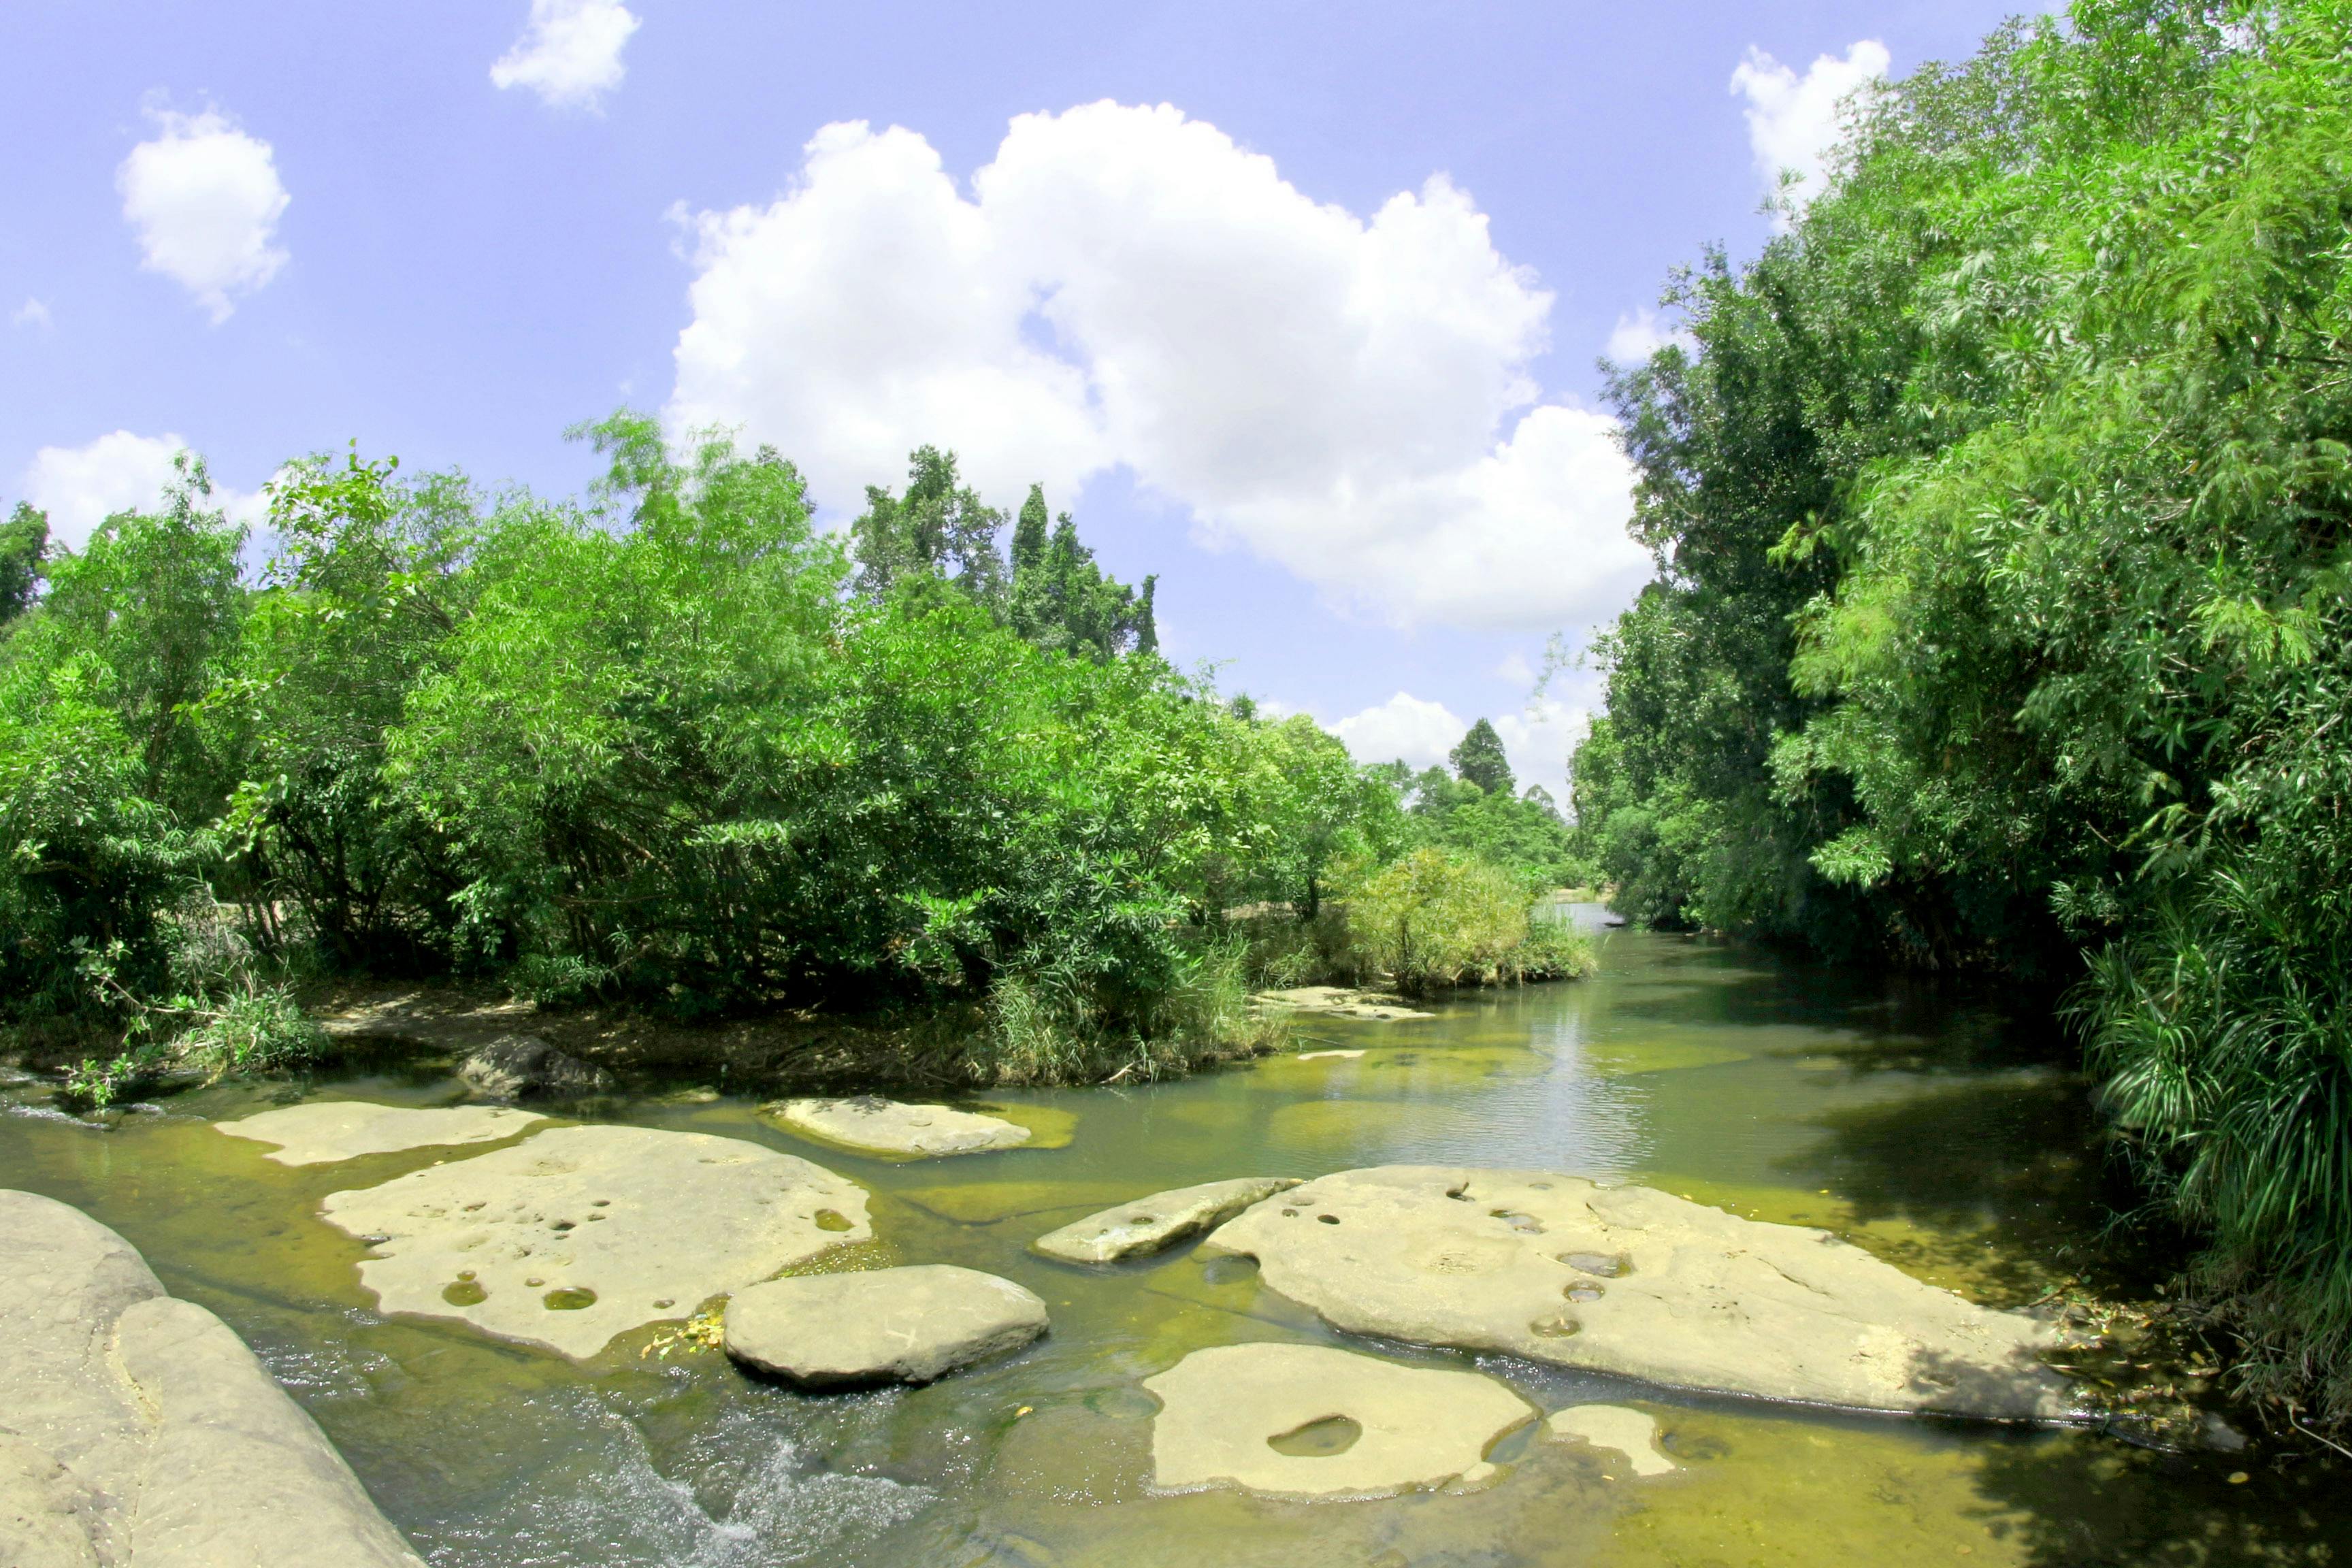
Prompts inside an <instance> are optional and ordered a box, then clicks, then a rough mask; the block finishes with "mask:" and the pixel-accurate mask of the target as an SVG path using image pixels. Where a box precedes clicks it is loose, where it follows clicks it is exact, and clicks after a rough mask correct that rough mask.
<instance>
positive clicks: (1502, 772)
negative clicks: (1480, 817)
mask: <svg viewBox="0 0 2352 1568" xmlns="http://www.w3.org/2000/svg"><path fill="white" fill-rule="evenodd" d="M1446 760H1447V761H1448V762H1450V763H1453V764H1454V773H1457V774H1459V775H1460V776H1461V777H1462V779H1463V781H1464V782H1465V783H1467V784H1476V785H1477V786H1478V787H1479V788H1480V789H1482V790H1485V791H1486V793H1487V794H1488V795H1511V794H1514V793H1516V791H1517V780H1515V779H1514V778H1512V776H1511V760H1510V758H1508V757H1507V756H1505V755H1504V754H1503V738H1502V737H1501V736H1500V735H1497V734H1496V733H1495V726H1493V725H1492V724H1489V723H1488V722H1486V720H1484V719H1481V720H1479V721H1477V722H1476V723H1475V724H1473V725H1471V726H1470V732H1469V733H1468V734H1466V735H1465V736H1463V737H1462V741H1461V743H1460V744H1459V745H1456V746H1455V747H1454V750H1453V751H1452V752H1449V753H1447V756H1446Z"/></svg>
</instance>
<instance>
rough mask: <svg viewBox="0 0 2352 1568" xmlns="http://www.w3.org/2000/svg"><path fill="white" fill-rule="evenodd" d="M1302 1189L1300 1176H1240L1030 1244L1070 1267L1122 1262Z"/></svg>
mask: <svg viewBox="0 0 2352 1568" xmlns="http://www.w3.org/2000/svg"><path fill="white" fill-rule="evenodd" d="M1297 1184H1298V1180H1297V1177H1295V1176H1237V1177H1235V1178H1234V1179H1233V1180H1232V1181H1228V1182H1203V1183H1202V1184H1200V1185H1199V1186H1195V1187H1177V1188H1174V1189H1172V1190H1171V1191H1169V1192H1164V1193H1154V1194H1151V1195H1150V1197H1148V1198H1138V1199H1136V1200H1135V1201H1134V1202H1133V1203H1129V1204H1120V1205H1118V1206H1117V1207H1115V1208H1107V1209H1104V1210H1102V1211H1101V1212H1100V1213H1098V1214H1090V1215H1087V1217H1086V1218H1084V1219H1081V1220H1074V1221H1072V1222H1071V1223H1070V1224H1068V1225H1066V1226H1062V1227H1061V1228H1060V1229H1059V1230H1049V1231H1047V1232H1046V1233H1045V1235H1043V1236H1041V1237H1038V1238H1037V1239H1036V1240H1035V1241H1033V1242H1031V1243H1030V1244H1029V1245H1030V1246H1031V1247H1034V1248H1035V1249H1036V1250H1037V1251H1039V1252H1042V1253H1044V1254H1045V1256H1046V1257H1048V1258H1060V1259H1062V1260H1063V1261H1064V1262H1066V1263H1117V1262H1118V1261H1119V1260H1120V1259H1121V1258H1139V1257H1142V1256H1144V1255H1146V1254H1148V1253H1153V1252H1160V1251H1164V1250H1165V1249H1167V1248H1168V1247H1173V1246H1175V1245H1176V1244H1177V1243H1178V1242H1180V1241H1182V1240H1183V1239H1184V1238H1185V1237H1192V1236H1198V1235H1199V1234H1200V1233H1201V1232H1202V1231H1204V1230H1206V1229H1208V1228H1209V1227H1210V1226H1213V1225H1216V1224H1219V1223H1220V1222H1222V1221H1224V1220H1228V1219H1231V1218H1232V1217H1233V1216H1234V1215H1237V1214H1239V1213H1241V1212H1242V1210H1244V1209H1245V1208H1247V1207H1249V1206H1250V1205H1252V1204H1254V1203H1256V1202H1257V1201H1258V1200H1259V1199H1261V1198H1269V1197H1272V1196H1273V1195H1274V1194H1276V1193H1279V1192H1284V1191H1286V1190H1287V1189H1289V1188H1291V1187H1295V1186H1297Z"/></svg>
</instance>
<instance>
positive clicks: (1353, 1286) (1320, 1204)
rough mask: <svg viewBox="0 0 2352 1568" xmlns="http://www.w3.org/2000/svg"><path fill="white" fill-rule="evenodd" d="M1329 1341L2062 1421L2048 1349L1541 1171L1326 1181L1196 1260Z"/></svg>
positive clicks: (2065, 1399)
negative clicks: (1280, 1303) (1256, 1286)
mask: <svg viewBox="0 0 2352 1568" xmlns="http://www.w3.org/2000/svg"><path fill="white" fill-rule="evenodd" d="M1203 1249H1204V1250H1207V1251H1212V1252H1223V1253H1241V1254H1246V1255H1248V1256H1250V1257H1253V1258H1256V1259H1257V1260H1258V1265H1259V1268H1261V1270H1262V1271H1263V1273H1264V1277H1265V1283H1266V1284H1268V1285H1269V1286H1271V1287H1273V1288H1274V1289H1276V1290H1278V1291H1280V1292H1281V1293H1282V1294H1283V1295H1285V1296H1287V1297H1289V1298H1290V1299H1291V1300H1294V1301H1298V1302H1300V1303H1302V1304H1304V1305H1306V1306H1307V1307H1310V1308H1312V1309H1313V1310H1315V1311H1316V1312H1318V1313H1319V1314H1320V1315H1321V1316H1322V1317H1323V1319H1324V1320H1325V1321H1327V1322H1328V1323H1330V1324H1332V1325H1333V1326H1334V1327H1336V1328H1339V1329H1343V1330H1346V1331H1349V1332H1351V1333H1363V1334H1381V1335H1385V1336H1388V1337H1390V1338H1392V1339H1401V1340H1411V1341H1414V1342H1419V1343H1422V1344H1433V1345H1455V1346H1460V1347H1462V1348H1464V1349H1467V1350H1492V1351H1503V1352H1507V1353H1509V1354H1512V1355H1520V1356H1526V1357H1528V1359H1530V1360H1534V1361H1543V1362H1552V1363H1558V1364H1559V1365H1563V1366H1576V1367H1584V1368H1589V1369H1591V1370H1592V1371H1595V1372H1607V1373H1618V1374H1620V1375H1622V1376H1626V1377H1635V1378H1641V1379H1643V1380H1644V1381H1647V1382H1651V1383H1660V1384H1670V1385H1673V1386H1675V1387H1681V1388H1696V1389H1708V1390H1714V1391H1717V1392H1721V1393H1727V1394H1753V1395H1757V1396H1759V1397H1762V1398H1766V1399H1794V1400H1804V1401H1808V1402H1811V1403H1817V1404H1823V1405H1848V1406H1853V1407H1855V1408H1861V1409H1870V1410H1895V1411H1906V1412H1926V1411H1938V1412H1945V1413H1948V1414H1952V1415H1975V1416H1984V1417H1989V1418H1991V1419H1996V1420H2063V1419H2065V1418H2067V1417H2069V1416H2071V1415H2074V1414H2076V1411H2075V1403H2074V1399H2073V1397H2072V1394H2071V1390H2070V1387H2069V1385H2068V1384H2067V1383H2066V1381H2065V1380H2064V1379H2063V1378H2062V1377H2060V1376H2059V1375H2058V1374H2057V1373H2053V1372H2052V1371H2051V1370H2050V1369H2049V1368H2048V1367H2046V1366H2045V1365H2043V1364H2042V1361H2041V1359H2040V1352H2042V1351H2044V1350H2046V1349H2049V1348H2051V1347H2053V1346H2054V1345H2055V1344H2056V1342H2057V1340H2056V1335H2055V1333H2054V1331H2053V1330H2052V1329H2051V1327H2050V1326H2049V1325H2047V1324H2045V1323H2043V1322H2042V1321H2038V1320H2036V1319H2033V1318H2030V1317H2027V1316H2026V1315H2024V1314H2023V1313H2020V1312H2002V1311H1995V1310H1990V1309H1989V1308H1984V1307H1979V1306H1976V1305H1974V1304H1972V1303H1970V1302H1969V1301H1966V1300H1961V1299H1960V1298H1959V1297H1958V1296H1955V1295H1953V1294H1952V1293H1951V1292H1950V1291H1948V1290H1939V1289H1936V1288H1935V1287H1934V1286H1932V1285H1926V1284H1922V1283H1921V1282H1919V1281H1918V1280H1916V1279H1912V1278H1911V1277H1910V1276H1909V1275H1907V1274H1905V1273H1904V1272H1903V1271H1902V1270H1901V1269H1899V1268H1895V1267H1894V1266H1893V1265H1891V1264H1887V1263H1883V1262H1881V1261H1880V1260H1879V1259H1877V1258H1873V1257H1872V1256H1871V1255H1870V1254H1868V1253H1866V1252H1864V1251H1863V1250H1862V1249H1861V1248H1860V1247H1854V1246H1852V1245H1850V1244H1848V1243H1846V1242H1843V1241H1841V1240H1839V1239H1838V1238H1836V1237H1832V1236H1831V1235H1830V1234H1829V1233H1828V1232H1826V1231H1820V1230H1812V1229H1809V1228H1805V1227H1802V1226H1787V1225H1768V1224H1765V1223H1762V1222H1760V1221H1757V1220H1748V1219H1741V1218H1739V1217H1738V1216H1737V1215H1728V1214H1726V1213H1724V1212H1723V1211H1722V1210H1721V1209H1715V1208H1708V1207H1706V1206H1705V1205H1700V1204H1695V1203H1692V1202H1690V1201H1689V1200H1687V1199H1684V1198H1677V1197H1675V1196H1673V1195H1672V1194H1666V1193H1661V1192H1656V1191H1654V1190H1652V1189H1650V1188H1648V1187H1632V1186H1621V1187H1603V1186H1600V1185H1597V1184H1594V1183H1592V1182H1589V1181H1585V1180H1583V1179H1582V1178H1580V1177H1576V1176H1567V1175H1556V1174H1553V1173H1549V1172H1540V1171H1476V1170H1460V1169H1447V1168H1443V1167H1432V1166H1412V1165H1391V1166H1383V1167H1380V1168H1377V1169H1372V1170H1362V1171H1346V1172H1342V1173H1339V1174H1337V1175H1331V1176H1323V1177H1319V1178H1318V1179H1317V1180H1315V1181H1313V1182H1310V1183H1308V1184H1307V1185H1305V1186H1303V1187H1300V1188H1297V1190H1295V1191H1293V1192H1289V1193H1286V1194H1282V1195H1281V1196H1279V1197H1276V1198H1271V1199H1268V1200H1267V1201H1265V1203H1262V1204H1259V1205H1256V1206H1255V1208H1252V1209H1250V1210H1249V1211H1248V1212H1247V1213H1245V1214H1244V1215H1242V1216H1241V1217H1240V1218H1238V1219H1235V1220H1232V1221H1229V1222H1227V1223H1226V1224H1225V1225H1224V1226H1222V1227H1220V1228H1219V1229H1218V1230H1216V1231H1215V1232H1213V1234H1212V1235H1211V1236H1210V1237H1209V1238H1208V1240H1207V1241H1206V1242H1205V1243H1204V1244H1203Z"/></svg>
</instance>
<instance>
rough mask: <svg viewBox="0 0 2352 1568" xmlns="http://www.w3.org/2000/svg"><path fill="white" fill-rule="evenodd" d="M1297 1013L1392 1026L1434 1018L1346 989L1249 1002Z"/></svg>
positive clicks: (1267, 995)
mask: <svg viewBox="0 0 2352 1568" xmlns="http://www.w3.org/2000/svg"><path fill="white" fill-rule="evenodd" d="M1250 1000H1251V1001H1253V1002H1264V1003H1266V1004H1269V1005H1273V1006H1276V1007H1285V1008H1287V1009H1289V1010H1290V1011H1291V1012H1294V1013H1314V1014H1318V1015H1320V1016H1324V1017H1330V1018H1369V1019H1370V1020H1372V1021H1373V1022H1375V1023H1382V1024H1392V1023H1397V1022H1400V1021H1402V1020H1403V1019H1407V1018H1433V1017H1435V1016H1437V1015H1436V1014H1434V1013H1419V1012H1415V1011H1414V1010H1413V1009H1412V1008H1411V1007H1408V1006H1406V1005H1404V1003H1402V1001H1400V1000H1398V999H1397V998H1396V997H1394V996H1391V995H1388V994H1384V993H1382V992H1379V991H1350V990H1349V989H1348V988H1347V987H1346V986H1344V985H1296V986H1293V987H1291V988H1290V989H1289V990H1287V991H1261V992H1258V993H1257V994H1255V995H1254V996H1252V997H1251V998H1250Z"/></svg>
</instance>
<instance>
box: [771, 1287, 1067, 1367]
mask: <svg viewBox="0 0 2352 1568" xmlns="http://www.w3.org/2000/svg"><path fill="white" fill-rule="evenodd" d="M1045 1329H1046V1316H1045V1302H1043V1301H1041V1300H1038V1299H1037V1297H1036V1296H1035V1295H1034V1294H1033V1293H1031V1292H1030V1291H1028V1290H1026V1289H1023V1288H1022V1287H1020V1286H1018V1285H1015V1284H1014V1283H1013V1281H1012V1280H1010V1279H998V1278H997V1277H996V1276H995V1275H993V1274H982V1273H981V1272H980V1271H979V1270H977V1269H972V1268H955V1267H953V1266H951V1265H949V1264H942V1263H933V1264H919V1265H917V1266H915V1267H913V1268H877V1269H872V1270H869V1271H867V1272H865V1273H861V1274H812V1275H804V1276H802V1277H800V1278H798V1279H771V1280H768V1281H767V1282H766V1283H764V1284H760V1285H753V1286H751V1287H749V1288H747V1289H742V1290H739V1291H737V1292H736V1293H735V1295H734V1297H733V1298H732V1299H731V1300H729V1301H728V1303H727V1317H726V1334H727V1353H728V1354H729V1355H730V1356H733V1357H734V1358H735V1359H736V1360H737V1361H740V1362H742V1363H745V1364H746V1365H748V1366H753V1367H757V1368H758V1369H760V1370H761V1372H767V1373H775V1374H777V1375H778V1376H781V1377H788V1378H791V1379H792V1380H793V1382H795V1383H798V1384H803V1385H806V1386H809V1387H814V1388H825V1387H834V1386H838V1385H841V1384H858V1383H887V1382H896V1383H929V1382H931V1381H932V1380H934V1379H935V1378H939V1377H942V1376H944V1375H946V1374H947V1373H950V1372H952V1371H954V1370H955V1369H956V1368H958V1367H960V1366H969V1365H971V1363H974V1362H977V1361H984V1360H986V1359H987V1358H989V1357H990V1356H995V1355H1002V1354H1003V1353H1004V1352H1007V1351H1012V1350H1018V1349H1019V1348H1020V1347H1021V1346H1023V1345H1025V1344H1027V1343H1028V1342H1030V1341H1031V1340H1034V1339H1035V1338H1036V1337H1037V1336H1038V1335H1040V1334H1042V1333H1044V1332H1045Z"/></svg>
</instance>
